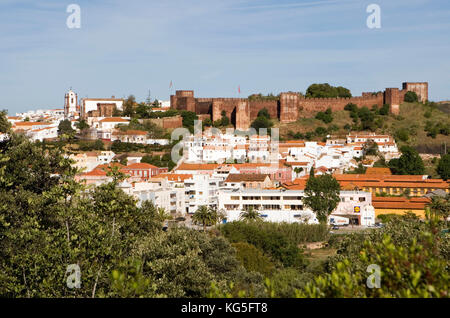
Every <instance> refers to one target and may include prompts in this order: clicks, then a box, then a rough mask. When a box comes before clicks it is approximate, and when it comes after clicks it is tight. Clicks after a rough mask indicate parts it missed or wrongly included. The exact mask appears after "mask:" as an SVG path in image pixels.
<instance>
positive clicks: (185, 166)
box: [177, 163, 220, 170]
mask: <svg viewBox="0 0 450 318" xmlns="http://www.w3.org/2000/svg"><path fill="white" fill-rule="evenodd" d="M219 166H220V165H219V164H216V163H206V164H197V163H182V164H181V165H180V166H179V167H178V168H177V170H214V169H216V168H217V167H219Z"/></svg>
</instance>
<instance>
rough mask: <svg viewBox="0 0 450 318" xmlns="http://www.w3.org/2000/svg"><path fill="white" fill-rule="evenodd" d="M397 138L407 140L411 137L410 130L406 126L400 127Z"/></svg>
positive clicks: (396, 133)
mask: <svg viewBox="0 0 450 318" xmlns="http://www.w3.org/2000/svg"><path fill="white" fill-rule="evenodd" d="M395 138H397V139H398V140H401V141H403V142H407V141H408V139H409V132H408V130H407V129H405V128H400V129H398V130H397V131H396V132H395Z"/></svg>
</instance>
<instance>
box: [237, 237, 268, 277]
mask: <svg viewBox="0 0 450 318" xmlns="http://www.w3.org/2000/svg"><path fill="white" fill-rule="evenodd" d="M232 246H233V247H234V248H235V249H236V258H237V259H238V260H239V261H240V262H241V264H242V265H243V266H244V268H245V269H246V270H247V271H249V272H258V273H261V274H263V275H264V276H265V277H270V276H272V274H273V272H274V271H275V265H274V264H273V263H272V261H271V260H270V258H269V257H267V256H266V255H264V254H263V253H262V252H261V251H260V250H259V249H257V248H256V247H255V246H254V245H252V244H249V243H245V242H239V243H233V244H232Z"/></svg>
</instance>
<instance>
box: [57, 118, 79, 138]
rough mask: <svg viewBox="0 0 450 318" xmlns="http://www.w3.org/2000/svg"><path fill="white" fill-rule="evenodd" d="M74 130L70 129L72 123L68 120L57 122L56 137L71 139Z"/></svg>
mask: <svg viewBox="0 0 450 318" xmlns="http://www.w3.org/2000/svg"><path fill="white" fill-rule="evenodd" d="M74 134H75V130H74V129H73V128H72V123H71V122H70V120H68V119H64V120H62V121H60V122H59V125H58V135H59V136H61V137H65V138H69V139H71V138H73V136H74Z"/></svg>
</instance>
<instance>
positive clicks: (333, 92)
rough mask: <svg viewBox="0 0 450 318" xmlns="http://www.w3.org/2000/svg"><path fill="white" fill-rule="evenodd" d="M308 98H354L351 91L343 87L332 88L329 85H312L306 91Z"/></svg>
mask: <svg viewBox="0 0 450 318" xmlns="http://www.w3.org/2000/svg"><path fill="white" fill-rule="evenodd" d="M306 97H313V98H334V97H352V94H351V92H350V90H349V89H347V88H345V87H342V86H338V87H335V86H331V85H330V84H328V83H324V84H311V85H310V86H309V87H308V89H307V90H306Z"/></svg>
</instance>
